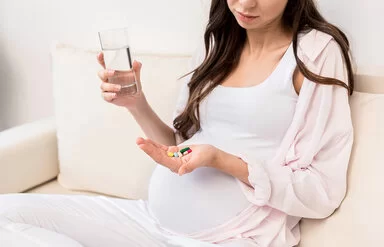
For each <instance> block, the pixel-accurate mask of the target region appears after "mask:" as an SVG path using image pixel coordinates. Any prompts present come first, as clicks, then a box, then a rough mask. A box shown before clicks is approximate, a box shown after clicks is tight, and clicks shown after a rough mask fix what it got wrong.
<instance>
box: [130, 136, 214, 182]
mask: <svg viewBox="0 0 384 247" xmlns="http://www.w3.org/2000/svg"><path fill="white" fill-rule="evenodd" d="M136 144H137V145H138V146H139V148H140V149H141V150H143V151H144V152H145V153H146V154H148V155H149V156H150V157H151V158H152V159H153V160H154V161H155V162H157V163H158V164H160V165H163V166H165V167H167V168H169V169H170V170H171V171H172V172H175V173H178V174H179V175H183V174H186V173H190V172H192V171H193V170H194V169H196V168H198V167H203V166H213V163H214V159H215V157H216V151H217V149H216V148H215V147H214V146H212V145H209V144H200V145H190V146H188V147H189V148H190V149H191V150H193V151H192V152H191V153H189V154H186V155H183V156H181V157H169V156H168V152H172V153H174V152H178V151H179V150H181V149H183V148H185V147H181V146H166V145H163V144H160V143H157V142H155V141H153V140H151V139H143V138H141V137H140V138H138V139H137V141H136Z"/></svg>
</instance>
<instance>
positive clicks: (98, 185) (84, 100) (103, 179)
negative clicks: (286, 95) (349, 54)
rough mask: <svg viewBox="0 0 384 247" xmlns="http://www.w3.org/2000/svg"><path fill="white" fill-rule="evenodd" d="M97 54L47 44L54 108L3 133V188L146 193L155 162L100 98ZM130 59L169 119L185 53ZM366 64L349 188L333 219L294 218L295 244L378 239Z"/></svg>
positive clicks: (375, 114) (376, 101)
mask: <svg viewBox="0 0 384 247" xmlns="http://www.w3.org/2000/svg"><path fill="white" fill-rule="evenodd" d="M95 54H96V53H95V52H94V51H83V50H80V49H76V48H73V47H68V46H64V45H56V46H54V47H53V50H52V63H53V81H54V87H55V90H54V95H55V116H54V117H52V118H48V119H43V120H40V121H36V122H33V123H28V124H25V125H22V126H18V127H15V128H12V129H9V130H6V131H4V132H2V133H0V193H16V192H24V193H48V194H52V193H55V194H90V195H96V194H106V195H110V196H117V197H123V198H130V199H137V198H145V197H146V189H147V183H148V179H149V177H150V173H151V171H152V169H153V163H152V162H151V161H150V159H148V158H147V157H146V156H145V155H144V154H142V152H141V151H140V150H138V149H137V148H135V147H134V145H135V144H134V140H135V137H137V136H140V135H142V132H141V130H140V129H139V128H138V126H135V122H134V120H133V119H132V118H131V117H130V116H129V114H128V112H126V111H124V110H122V109H118V108H117V107H114V106H111V105H109V104H107V103H105V102H103V101H102V99H101V97H100V94H99V87H98V86H99V84H100V83H98V79H97V76H96V72H97V70H98V67H97V65H96V60H95ZM136 58H137V59H138V60H141V61H142V62H143V88H144V90H145V92H146V94H147V98H148V100H149V101H150V103H151V105H152V106H153V108H154V109H155V111H156V112H158V114H159V115H160V117H162V118H163V119H164V121H166V122H168V123H171V117H172V115H171V114H172V110H173V109H172V105H173V104H174V102H175V101H176V98H177V93H178V89H179V84H178V83H174V81H176V79H177V78H176V77H177V76H180V75H182V74H183V73H185V72H186V71H187V70H188V63H189V60H190V58H189V57H188V56H183V55H154V54H146V55H145V54H141V55H140V54H136ZM366 71H369V70H363V71H362V72H361V73H357V76H356V79H357V81H356V91H357V92H355V94H354V95H353V96H352V97H351V107H352V113H353V121H354V126H355V144H354V148H353V154H352V157H351V162H350V169H349V179H348V181H349V190H348V194H347V196H346V198H345V200H344V202H343V204H342V205H341V207H340V208H339V209H338V210H337V211H336V212H335V213H334V214H333V215H332V216H331V217H329V218H327V219H323V220H310V219H304V220H303V221H302V222H301V228H302V242H301V243H300V246H301V247H320V246H327V247H333V246H335V247H336V246H337V247H340V246H349V247H355V246H356V247H357V246H359V247H361V246H384V234H382V231H383V229H384V228H383V226H382V222H383V220H384V213H383V212H382V209H383V208H384V207H382V206H384V205H383V204H384V199H383V198H382V197H383V196H384V193H383V192H384V191H383V190H384V189H383V188H384V179H383V174H384V173H383V172H384V168H383V165H384V158H382V156H381V153H382V151H383V148H384V131H383V129H381V126H382V125H383V124H384V111H383V108H384V77H383V76H380V73H381V70H379V69H374V70H370V72H369V74H367V73H365V72H366ZM69 74H70V75H69ZM172 80H173V81H172ZM166 83H167V84H166ZM79 85H81V86H80V88H79ZM164 85H166V86H164ZM74 91H75V92H74ZM95 109H97V110H95ZM122 146H123V148H121V147H122ZM119 148H120V149H119ZM116 150H118V152H115V151H116ZM108 160H109V161H110V162H108ZM122 161H124V162H122Z"/></svg>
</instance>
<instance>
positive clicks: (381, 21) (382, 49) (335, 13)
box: [318, 0, 384, 69]
mask: <svg viewBox="0 0 384 247" xmlns="http://www.w3.org/2000/svg"><path fill="white" fill-rule="evenodd" d="M318 2H319V7H320V10H321V12H322V13H323V15H324V16H325V17H326V18H327V20H328V21H330V22H332V23H334V24H336V25H337V26H339V27H340V28H341V29H342V30H343V31H344V32H345V33H346V34H347V36H348V38H349V39H350V41H351V47H352V51H353V54H352V55H353V57H354V60H355V61H356V64H357V65H358V67H360V68H362V67H363V68H364V69H369V68H371V67H384V27H383V26H384V15H383V13H384V1H383V0H337V1H335V0H319V1H318Z"/></svg>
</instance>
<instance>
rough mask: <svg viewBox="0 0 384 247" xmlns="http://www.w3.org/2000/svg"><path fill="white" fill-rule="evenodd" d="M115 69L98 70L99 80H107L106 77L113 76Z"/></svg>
mask: <svg viewBox="0 0 384 247" xmlns="http://www.w3.org/2000/svg"><path fill="white" fill-rule="evenodd" d="M114 74H115V71H114V70H105V69H104V70H100V71H99V72H98V73H97V75H98V76H99V78H100V80H102V81H103V82H108V78H109V77H111V76H114Z"/></svg>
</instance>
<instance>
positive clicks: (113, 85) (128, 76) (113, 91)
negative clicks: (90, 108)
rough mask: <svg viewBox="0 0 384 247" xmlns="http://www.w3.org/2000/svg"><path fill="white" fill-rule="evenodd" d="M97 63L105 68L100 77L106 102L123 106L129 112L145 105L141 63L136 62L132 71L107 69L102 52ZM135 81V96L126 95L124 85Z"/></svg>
mask: <svg viewBox="0 0 384 247" xmlns="http://www.w3.org/2000/svg"><path fill="white" fill-rule="evenodd" d="M97 61H98V63H99V64H100V65H101V66H102V67H103V69H102V70H100V71H99V73H98V76H99V78H100V80H101V81H102V83H101V86H100V88H101V91H102V97H103V99H104V100H105V101H107V102H109V103H112V104H115V105H117V106H123V107H125V108H127V109H128V110H132V109H133V108H139V107H140V104H145V100H144V94H143V92H142V87H141V80H140V72H141V66H142V65H141V63H140V62H137V61H134V62H133V64H132V70H128V71H123V70H113V69H107V68H106V66H105V61H104V54H103V53H102V52H100V53H99V54H98V55H97ZM135 81H136V85H137V87H135V88H137V92H136V93H134V94H131V93H126V92H125V90H126V89H125V88H124V85H129V84H130V83H131V82H135Z"/></svg>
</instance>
